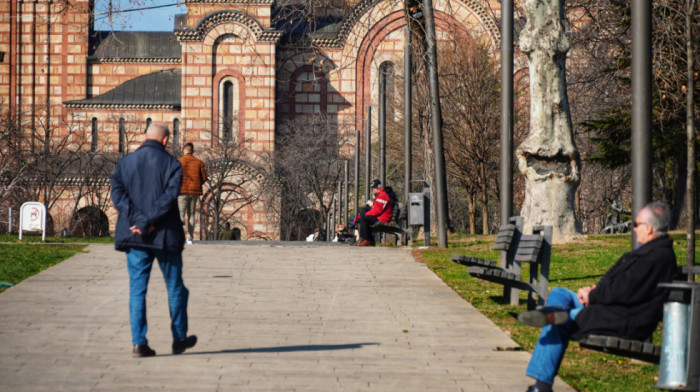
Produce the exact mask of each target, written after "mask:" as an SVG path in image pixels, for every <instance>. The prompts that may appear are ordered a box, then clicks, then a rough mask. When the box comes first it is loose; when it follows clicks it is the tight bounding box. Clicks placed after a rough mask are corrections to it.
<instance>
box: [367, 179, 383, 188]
mask: <svg viewBox="0 0 700 392" xmlns="http://www.w3.org/2000/svg"><path fill="white" fill-rule="evenodd" d="M380 185H382V182H381V181H379V180H374V181H372V184H370V186H369V187H370V188H377V187H379V186H380Z"/></svg>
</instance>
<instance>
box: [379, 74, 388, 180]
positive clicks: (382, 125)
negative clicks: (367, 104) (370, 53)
mask: <svg viewBox="0 0 700 392" xmlns="http://www.w3.org/2000/svg"><path fill="white" fill-rule="evenodd" d="M384 71H385V70H384V67H382V66H379V181H381V182H382V186H386V74H385V72H384Z"/></svg>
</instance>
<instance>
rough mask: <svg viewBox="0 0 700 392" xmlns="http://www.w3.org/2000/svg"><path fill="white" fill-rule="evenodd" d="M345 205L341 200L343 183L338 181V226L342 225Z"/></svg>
mask: <svg viewBox="0 0 700 392" xmlns="http://www.w3.org/2000/svg"><path fill="white" fill-rule="evenodd" d="M344 205H345V201H344V200H343V181H342V180H340V181H338V218H337V221H336V222H337V223H338V224H339V225H342V224H343V206H344ZM333 230H335V228H333Z"/></svg>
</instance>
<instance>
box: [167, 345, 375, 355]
mask: <svg viewBox="0 0 700 392" xmlns="http://www.w3.org/2000/svg"><path fill="white" fill-rule="evenodd" d="M378 345H379V343H351V344H306V345H299V346H281V347H257V348H242V349H237V350H221V351H198V352H187V353H184V354H181V355H203V354H207V355H208V354H244V353H286V352H295V351H329V350H354V349H357V348H363V347H364V346H378Z"/></svg>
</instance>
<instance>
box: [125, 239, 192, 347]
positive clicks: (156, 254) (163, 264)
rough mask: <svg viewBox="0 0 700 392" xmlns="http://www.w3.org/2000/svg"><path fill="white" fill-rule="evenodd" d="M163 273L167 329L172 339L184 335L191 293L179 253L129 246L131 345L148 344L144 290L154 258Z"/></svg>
mask: <svg viewBox="0 0 700 392" xmlns="http://www.w3.org/2000/svg"><path fill="white" fill-rule="evenodd" d="M154 258H157V259H158V265H159V266H160V270H161V271H162V272H163V279H164V280H165V285H166V287H167V288H168V303H169V306H170V320H171V322H170V330H171V331H172V334H173V341H174V342H179V341H182V340H185V338H186V337H187V299H188V298H189V295H190V292H189V291H188V290H187V288H186V287H185V284H184V283H183V281H182V253H180V252H168V251H161V250H153V249H148V250H145V249H135V248H130V249H129V250H128V251H127V252H126V264H127V269H128V270H129V320H130V322H131V339H132V343H133V344H135V345H136V344H148V340H147V339H146V331H147V330H148V323H147V322H146V292H147V291H148V279H149V278H150V277H151V267H153V259H154Z"/></svg>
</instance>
